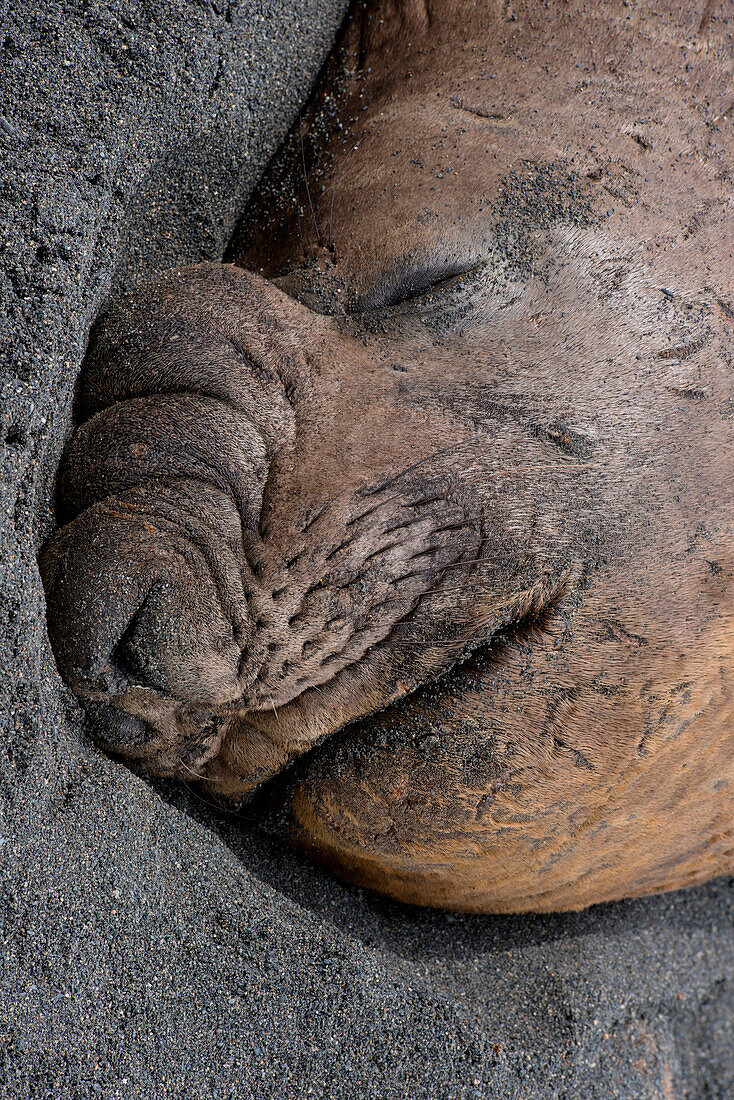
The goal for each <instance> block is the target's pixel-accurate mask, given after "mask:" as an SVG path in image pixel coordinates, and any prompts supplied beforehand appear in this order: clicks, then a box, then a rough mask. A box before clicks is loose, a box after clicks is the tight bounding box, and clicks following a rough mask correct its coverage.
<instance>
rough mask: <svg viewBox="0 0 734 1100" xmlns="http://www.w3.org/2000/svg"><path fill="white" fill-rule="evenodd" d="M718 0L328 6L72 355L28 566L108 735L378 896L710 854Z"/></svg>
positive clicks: (718, 721)
mask: <svg viewBox="0 0 734 1100" xmlns="http://www.w3.org/2000/svg"><path fill="white" fill-rule="evenodd" d="M726 10H727V6H726V5H724V4H723V3H722V4H716V3H708V4H707V5H706V7H705V9H703V8H702V6H701V5H700V4H699V3H697V2H696V3H694V2H693V0H675V2H674V0H656V3H655V4H652V3H651V2H648V0H633V2H632V3H629V4H626V5H622V4H619V3H618V2H617V0H600V2H598V3H596V4H594V5H589V4H587V3H584V2H583V0H571V2H564V3H561V2H560V0H558V2H555V0H554V2H550V3H548V4H545V5H542V6H541V5H537V4H535V3H533V2H532V0H527V2H526V3H523V2H521V0H513V3H511V4H509V3H507V2H506V0H502V2H501V0H496V2H489V3H486V4H476V3H474V2H470V0H442V2H440V0H430V2H429V0H385V2H383V3H382V4H377V5H370V6H361V5H359V6H357V7H356V8H355V9H354V11H353V13H352V15H351V16H350V18H349V20H348V22H347V25H346V28H345V30H344V33H343V38H342V41H341V44H340V47H339V49H338V50H337V52H336V54H335V56H334V58H333V60H332V63H331V65H330V67H329V68H328V70H327V72H326V73H325V75H324V79H323V82H322V86H321V88H320V90H319V91H318V92H317V94H316V96H315V99H314V101H313V104H312V106H311V108H310V109H309V111H308V112H307V113H306V115H305V116H304V118H303V119H302V120H301V123H300V125H299V127H298V129H297V131H296V134H295V135H294V139H293V141H292V142H291V143H290V144H289V145H288V146H287V147H286V148H285V149H284V151H283V152H282V154H281V155H280V156H279V157H278V158H277V159H276V161H275V163H274V164H273V165H272V168H271V170H270V171H269V173H268V174H267V176H266V178H265V180H264V181H263V183H262V186H261V188H260V190H259V193H258V194H257V195H256V196H255V198H254V199H253V202H252V204H251V206H250V208H249V211H248V213H247V215H246V217H245V220H244V222H243V224H242V226H241V228H240V230H239V232H238V234H237V237H236V240H235V241H234V243H233V246H232V250H231V254H230V256H229V259H230V260H232V261H233V262H231V263H225V264H209V265H202V266H198V267H192V268H186V269H182V270H174V271H171V272H169V273H168V274H166V275H165V276H163V277H162V278H161V279H160V280H159V281H158V282H157V283H156V284H155V285H154V286H153V287H152V288H149V289H147V290H145V291H141V292H140V293H139V294H137V295H136V296H134V297H133V298H130V299H127V300H126V301H123V302H121V303H120V304H118V305H117V306H116V307H115V308H113V309H112V310H111V311H110V312H109V313H108V314H107V315H106V317H105V318H103V320H102V322H101V323H100V325H99V326H98V329H97V332H96V335H95V339H94V341H93V345H92V348H91V351H90V354H89V356H88V359H87V361H86V364H85V366H84V369H83V372H82V377H81V381H80V389H79V402H78V409H79V425H78V428H77V430H76V433H75V435H74V436H73V438H72V440H71V442H70V444H69V446H68V448H67V450H66V453H65V456H64V458H63V462H62V466H61V470H60V474H59V500H60V519H61V524H62V526H61V528H60V530H59V531H58V532H57V534H56V535H55V536H54V537H53V539H52V540H51V542H50V543H49V545H48V546H47V547H46V549H45V550H44V552H43V555H42V558H41V569H42V574H43V579H44V584H45V588H46V592H47V596H48V621H49V629H50V635H51V639H52V643H53V647H54V652H55V654H56V659H57V661H58V665H59V668H60V670H61V673H62V675H63V676H64V678H65V679H66V681H67V682H68V683H69V684H70V685H71V687H72V688H73V690H74V691H75V692H76V693H77V694H78V695H79V696H80V697H81V698H82V699H83V700H85V702H86V705H87V707H88V709H89V712H90V714H91V715H92V716H93V719H94V723H95V725H96V729H97V733H98V736H99V738H100V740H101V742H102V743H103V744H104V745H106V746H107V747H108V748H109V749H110V750H111V751H113V752H115V753H117V754H120V755H122V756H123V757H125V758H126V759H128V760H130V761H132V762H137V764H138V765H139V766H140V767H141V768H143V769H147V770H148V771H149V772H153V773H158V774H164V775H173V776H181V777H183V778H185V779H186V780H188V781H191V778H192V776H194V777H196V778H198V779H200V780H201V781H202V782H203V783H205V784H206V786H207V788H208V790H209V792H210V793H211V795H212V796H213V797H216V798H217V799H218V800H219V801H220V802H221V803H222V804H236V803H238V802H241V801H242V800H243V799H245V798H247V797H250V796H252V795H253V794H254V793H255V792H257V791H259V792H260V793H259V794H258V796H257V797H258V798H259V804H260V806H261V807H262V811H263V813H264V814H265V815H266V816H268V817H270V818H271V819H272V820H273V821H274V823H275V824H276V825H277V827H278V828H279V829H280V830H281V831H282V832H283V833H285V835H286V836H287V837H288V839H289V841H290V843H292V844H293V845H295V846H296V847H297V848H299V849H300V850H302V851H304V852H306V853H308V854H309V855H310V856H312V857H313V858H314V859H317V860H319V861H321V862H322V863H324V864H326V865H327V866H328V867H330V868H331V869H333V871H334V872H335V873H337V874H338V875H340V876H342V877H343V878H345V879H347V880H349V881H351V882H355V883H359V884H362V885H366V886H368V887H371V888H374V889H376V890H380V891H384V892H385V893H388V894H390V895H392V896H393V897H396V898H399V899H402V900H405V901H409V902H416V903H420V904H425V905H434V906H444V907H450V908H455V909H462V910H474V911H489V912H512V911H520V910H555V909H572V908H579V907H582V906H586V905H589V904H591V903H593V902H599V901H603V900H606V899H612V898H620V897H623V896H628V895H636V894H644V893H649V892H652V891H659V890H666V889H670V888H673V887H680V886H685V885H689V884H692V883H697V882H701V881H703V880H704V879H707V878H710V877H712V876H714V875H717V874H721V873H726V872H729V873H730V872H732V871H734V831H733V826H734V586H733V583H732V578H733V573H734V491H733V488H732V487H733V486H734V259H733V257H734V218H733V217H732V202H733V201H734V102H733V101H734V94H733V93H732V86H733V85H732V31H733V30H734V22H732V19H731V16H729V17H728V21H727V17H726V16H725V12H726Z"/></svg>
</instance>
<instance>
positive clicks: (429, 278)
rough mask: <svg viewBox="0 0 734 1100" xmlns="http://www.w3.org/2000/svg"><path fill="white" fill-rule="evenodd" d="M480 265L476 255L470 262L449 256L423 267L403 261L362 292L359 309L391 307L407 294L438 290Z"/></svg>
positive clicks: (403, 300)
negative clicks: (449, 257)
mask: <svg viewBox="0 0 734 1100" xmlns="http://www.w3.org/2000/svg"><path fill="white" fill-rule="evenodd" d="M483 266H484V262H483V261H482V262H481V263H477V261H476V259H472V260H471V261H470V262H467V261H466V260H464V261H463V262H462V261H460V260H448V261H446V262H444V263H437V264H430V265H426V266H423V267H416V266H411V265H406V266H405V267H403V268H401V269H399V270H398V271H396V272H394V273H393V274H392V275H390V276H387V277H386V278H384V279H383V280H382V281H381V282H380V283H378V285H377V286H375V287H373V289H372V290H371V291H370V292H369V293H368V294H366V295H365V296H364V298H363V299H362V301H361V303H360V312H363V313H372V312H374V311H375V310H378V309H390V308H391V307H392V306H397V305H400V304H401V303H402V302H406V301H408V300H409V299H410V298H417V297H418V295H420V294H424V293H425V292H426V291H427V290H438V289H439V288H440V287H442V286H443V285H444V284H449V283H451V282H452V281H453V280H454V279H456V278H458V277H459V276H461V275H468V274H469V273H470V272H473V271H476V270H477V269H478V268H480V267H483Z"/></svg>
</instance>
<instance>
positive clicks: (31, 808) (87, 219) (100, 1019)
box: [0, 0, 734, 1100]
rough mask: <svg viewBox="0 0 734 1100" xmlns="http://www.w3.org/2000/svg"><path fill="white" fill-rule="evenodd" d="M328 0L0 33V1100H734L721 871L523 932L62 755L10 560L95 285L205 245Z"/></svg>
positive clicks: (43, 489)
mask: <svg viewBox="0 0 734 1100" xmlns="http://www.w3.org/2000/svg"><path fill="white" fill-rule="evenodd" d="M341 7H342V5H341V3H340V2H337V0H248V3H247V4H245V3H242V4H240V5H239V6H238V5H237V4H236V3H227V0H221V2H220V0H210V2H209V0H200V2H194V0H149V2H146V0H132V2H129V3H127V4H125V5H123V4H121V3H115V0H109V2H105V3H102V4H97V3H95V0H87V2H81V0H78V2H77V3H73V4H66V5H63V6H62V5H60V4H58V5H54V4H53V3H52V2H45V3H44V4H42V5H37V4H35V3H31V2H30V0H20V2H17V3H14V5H13V8H12V10H9V11H7V12H6V13H5V16H4V20H3V29H2V32H1V33H0V86H1V88H2V97H1V99H0V116H1V117H0V201H1V202H2V212H0V221H1V224H2V232H1V233H0V247H2V249H3V262H2V265H1V267H2V276H1V277H2V285H1V293H2V318H3V320H2V327H1V329H0V359H1V363H0V366H2V369H3V377H2V399H1V403H0V410H1V412H2V431H1V434H0V442H1V444H2V469H1V474H2V477H1V483H0V484H1V492H2V514H1V518H0V561H1V562H2V570H3V580H2V602H1V604H0V660H1V662H2V669H3V676H2V679H1V681H0V716H1V717H2V736H1V737H0V753H1V761H0V784H1V787H2V796H3V798H2V823H1V824H0V833H1V834H2V835H1V837H0V845H1V848H0V859H2V861H3V886H2V893H1V895H0V915H1V918H2V969H1V971H0V983H1V986H2V1001H1V1002H0V1094H1V1095H3V1096H8V1097H13V1098H16V1097H18V1098H21V1097H29V1098H30V1097H32V1098H33V1100H41V1098H46V1097H48V1098H51V1097H53V1098H54V1100H63V1098H72V1097H73V1098H86V1097H123V1098H127V1097H146V1098H147V1097H150V1098H160V1100H165V1098H167V1097H181V1098H186V1100H198V1098H209V1097H212V1098H225V1097H232V1098H240V1097H242V1098H246V1097H256V1098H258V1100H259V1098H263V1100H265V1098H269V1097H299V1098H300V1097H309V1096H313V1097H335V1098H351V1097H355V1098H357V1097H360V1098H362V1097H375V1098H388V1097H411V1098H412V1097H432V1098H436V1100H450V1098H452V1097H501V1098H505V1097H508V1098H536V1097H537V1098H540V1097H543V1098H545V1097H548V1098H551V1097H559V1098H560V1097H564V1098H568V1100H571V1098H574V1100H576V1098H578V1100H593V1098H596V1097H599V1098H600V1100H601V1098H603V1100H607V1098H609V1097H625V1098H629V1100H643V1098H648V1097H649V1098H653V1097H661V1098H677V1097H691V1098H703V1097H721V1098H724V1097H732V1096H734V883H732V882H731V881H723V880H722V881H719V882H717V883H714V884H712V885H710V886H708V887H706V888H703V889H698V890H692V891H689V892H686V893H678V894H672V895H669V896H666V897H662V898H655V899H652V900H648V901H642V902H630V903H625V904H618V905H613V906H605V907H599V908H598V909H596V910H592V911H590V912H587V913H584V914H581V915H571V916H557V917H549V918H542V919H541V918H533V917H527V918H517V919H492V918H481V919H479V918H454V917H452V916H450V915H446V914H436V913H429V912H420V911H413V910H409V909H405V908H401V907H398V906H395V905H391V904H389V903H387V902H385V901H382V900H380V899H377V898H374V897H371V896H369V895H366V894H362V893H360V892H357V891H354V890H351V889H347V888H344V887H342V886H339V885H338V884H335V883H333V882H331V881H329V880H328V879H326V878H325V877H324V876H323V875H322V874H321V873H320V872H319V871H318V870H316V869H314V868H312V867H309V866H306V865H304V864H303V863H301V862H300V861H299V860H298V859H297V858H296V857H294V856H291V855H289V854H288V853H284V852H282V851H280V850H279V849H278V848H277V847H276V846H275V845H274V844H273V843H272V842H270V841H267V840H265V839H263V838H262V837H261V836H259V835H258V834H257V833H256V832H255V831H254V830H253V829H252V828H251V827H250V826H249V825H248V823H247V822H246V821H242V820H240V819H238V818H224V819H223V818H218V817H216V815H214V814H213V813H212V812H211V811H210V810H209V808H208V807H207V806H205V805H203V804H202V803H201V802H200V801H198V800H197V799H196V798H195V797H194V796H192V795H190V794H188V793H187V792H186V791H185V790H180V789H177V788H175V787H172V786H171V787H164V788H161V787H159V788H158V789H152V788H151V787H150V786H149V785H148V784H146V783H145V782H144V781H142V780H141V779H139V778H137V777H135V776H133V775H131V774H130V773H129V772H128V771H127V770H126V769H125V768H123V767H121V766H119V765H118V764H115V763H113V762H111V761H110V760H108V759H106V758H104V757H102V756H101V755H100V754H99V753H98V752H97V751H96V750H95V749H94V748H93V747H92V746H91V745H90V744H89V743H88V742H87V740H86V739H85V734H84V729H83V724H82V719H81V713H80V711H79V708H78V707H77V705H76V703H75V702H74V700H73V699H72V698H71V697H70V696H69V694H68V693H67V692H66V691H65V690H64V689H63V688H62V686H61V684H60V682H59V679H58V676H57V674H56V671H55V668H54V664H53V660H52V658H51V655H50V652H49V647H48V642H47V638H46V633H45V626H44V605H43V595H42V591H41V588H40V584H39V580H38V574H37V570H36V564H35V555H36V550H37V546H38V543H39V540H41V539H43V537H44V536H45V534H46V533H47V531H48V529H49V523H50V521H51V514H52V513H51V508H50V502H51V499H52V497H51V491H52V477H53V470H54V467H55V463H56V460H57V458H58V455H59V451H60V448H61V446H62V444H63V440H64V438H65V434H66V433H67V431H68V426H69V422H70V404H71V400H72V395H73V386H74V380H75V377H76V374H77V371H78V368H79V364H80V361H81V358H82V356H83V353H84V347H85V342H86V339H87V334H88V330H89V326H90V323H91V322H92V320H93V318H94V316H95V314H96V313H97V311H98V309H99V307H100V304H101V303H102V301H103V300H104V299H105V297H106V296H107V295H108V294H109V293H110V290H111V288H114V287H115V286H118V287H119V286H120V285H123V284H125V283H127V282H129V281H130V280H131V279H133V278H136V277H138V276H140V275H141V274H143V273H145V272H146V271H149V270H151V269H161V268H165V267H166V266H170V265H172V264H174V263H178V262H181V261H195V260H199V259H216V258H218V257H219V256H220V255H221V253H222V250H223V248H224V246H225V244H226V242H227V239H228V237H229V235H230V233H231V231H232V228H233V225H234V221H235V219H236V215H237V213H238V211H239V210H240V209H241V207H242V204H243V202H244V200H245V197H246V195H247V193H248V191H249V189H250V188H251V186H252V184H253V182H254V180H255V179H256V177H257V174H258V173H259V172H260V171H261V170H262V167H263V166H264V163H265V161H266V160H267V158H268V156H269V155H270V153H271V152H272V150H273V148H274V146H275V145H276V144H277V142H278V141H279V140H280V138H281V137H282V135H283V133H284V132H285V130H286V129H287V127H288V125H289V124H290V122H291V120H292V118H293V116H294V113H295V112H296V110H297V109H298V105H299V103H300V102H301V101H302V99H303V97H304V96H305V95H306V94H307V91H308V88H309V85H310V82H311V81H312V79H313V77H314V75H315V73H316V71H317V69H318V67H319V65H320V63H321V61H322V58H323V56H324V52H325V50H326V49H327V48H328V44H329V42H330V40H331V37H332V35H333V32H334V30H335V27H336V24H337V22H338V18H339V15H340V9H341Z"/></svg>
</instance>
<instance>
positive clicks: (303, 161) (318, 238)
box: [298, 123, 321, 248]
mask: <svg viewBox="0 0 734 1100" xmlns="http://www.w3.org/2000/svg"><path fill="white" fill-rule="evenodd" d="M298 136H299V138H300V141H301V164H302V165H303V182H304V183H305V184H306V195H307V196H308V205H309V206H310V208H311V219H312V221H313V227H314V229H315V230H316V241H317V243H318V246H319V248H321V234H320V233H319V227H318V224H317V222H316V211H315V210H314V208H313V202H312V201H311V188H310V187H309V186H308V175H307V173H306V152H305V149H304V147H303V126H302V124H301V123H299V124H298Z"/></svg>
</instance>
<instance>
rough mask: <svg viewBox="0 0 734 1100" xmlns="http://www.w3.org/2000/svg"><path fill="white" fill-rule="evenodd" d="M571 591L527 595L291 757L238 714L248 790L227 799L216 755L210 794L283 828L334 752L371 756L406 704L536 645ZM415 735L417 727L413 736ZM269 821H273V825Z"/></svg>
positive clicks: (450, 690)
mask: <svg viewBox="0 0 734 1100" xmlns="http://www.w3.org/2000/svg"><path fill="white" fill-rule="evenodd" d="M567 590H568V588H567V578H564V579H563V580H562V581H561V582H560V583H559V584H558V585H556V586H555V587H554V588H553V590H552V591H551V592H549V593H546V594H545V595H544V596H539V597H536V598H535V599H529V600H528V599H526V600H525V601H524V603H523V606H522V608H521V609H519V610H518V613H517V614H516V615H515V616H513V617H512V618H509V619H507V620H506V621H505V622H503V623H502V624H501V625H500V626H498V627H497V628H496V629H494V630H492V631H491V633H488V632H487V631H484V632H482V634H481V635H477V636H475V637H474V638H473V639H472V640H470V641H469V642H468V643H466V644H465V645H464V647H463V649H462V650H461V652H459V653H458V654H457V655H456V657H455V659H454V660H453V661H452V662H451V663H450V664H448V665H447V666H445V667H444V668H442V669H441V670H440V671H439V672H437V673H436V674H434V675H429V676H427V677H426V678H425V679H423V680H421V681H420V682H417V683H415V684H414V685H413V686H410V687H409V686H408V685H407V684H401V685H399V687H398V691H397V692H396V694H395V696H394V697H393V698H392V699H390V700H388V701H387V702H386V704H384V705H382V706H379V707H376V708H375V709H374V710H372V711H367V712H365V713H363V714H360V715H358V716H356V717H354V718H352V719H350V720H349V721H346V722H343V723H342V724H341V725H338V726H336V727H335V728H334V729H332V730H329V731H327V732H325V733H323V734H322V735H321V736H320V737H318V738H316V739H312V740H310V741H309V742H308V745H307V746H306V747H302V748H301V749H300V751H298V752H293V753H291V754H290V755H288V756H284V755H283V753H282V750H281V747H280V746H277V745H276V744H275V743H274V742H273V741H272V740H271V739H270V738H269V737H268V736H267V731H264V730H261V729H258V728H257V727H256V726H255V725H254V724H252V723H250V722H248V721H247V718H246V717H243V718H238V719H236V721H237V723H238V726H237V733H238V734H239V736H240V737H243V736H246V737H248V738H249V744H248V750H249V751H248V763H249V764H250V769H249V770H248V776H247V786H248V790H247V791H246V792H245V793H244V795H240V796H239V797H238V798H235V799H232V800H231V801H230V800H229V799H227V798H225V799H224V800H222V797H221V786H220V782H219V780H220V776H219V775H218V774H217V773H218V770H219V765H218V760H217V757H216V756H214V757H212V758H211V760H210V765H209V767H208V768H207V770H206V776H205V783H206V787H207V790H208V792H209V794H210V795H211V796H212V798H214V799H215V800H216V801H217V803H218V804H219V805H221V806H222V808H232V806H234V807H235V808H242V807H244V806H245V805H247V806H248V807H249V808H250V811H251V812H252V813H253V814H254V816H255V817H256V818H257V819H258V820H260V823H261V824H262V825H263V827H265V828H267V830H268V831H275V832H279V831H281V826H282V825H283V823H284V822H285V821H286V818H285V817H284V816H283V813H284V811H283V807H284V806H285V805H286V804H287V803H288V802H289V800H290V796H291V794H292V793H293V792H294V791H295V789H296V788H297V787H298V786H299V785H300V784H301V783H303V782H304V780H306V778H307V777H308V775H309V774H310V773H311V771H312V770H313V769H314V768H316V769H322V768H323V767H324V766H327V765H328V767H329V769H330V770H333V765H332V763H331V762H330V761H331V758H332V756H335V757H337V758H338V757H339V755H340V752H341V750H342V747H343V746H345V745H347V744H348V745H350V746H351V749H352V750H353V751H354V752H356V754H357V756H358V757H360V758H361V759H366V758H367V757H368V755H369V752H370V745H371V743H372V742H374V739H375V734H376V731H379V730H380V728H381V726H382V725H383V724H387V723H389V724H391V725H392V726H393V727H399V726H400V724H401V716H402V715H403V714H404V712H405V711H406V709H407V708H408V707H412V706H413V705H414V704H415V703H416V702H420V700H422V699H428V698H430V700H431V702H432V703H434V704H435V703H439V704H440V702H441V700H442V699H446V700H448V698H449V697H450V696H451V695H452V694H454V689H455V686H456V685H455V681H456V679H457V678H458V676H459V674H460V673H463V672H465V671H466V670H467V668H469V667H470V666H472V664H475V665H477V667H478V666H479V665H482V666H483V667H484V669H485V671H486V667H487V665H488V664H491V665H497V664H499V663H501V661H502V659H503V656H504V655H505V654H506V653H507V651H508V650H509V649H510V648H512V647H519V646H523V647H528V646H531V645H533V644H534V643H535V642H537V641H538V640H539V639H540V638H541V637H542V636H543V635H544V634H546V633H547V631H548V629H549V626H550V623H551V620H552V618H553V615H554V614H555V612H556V609H557V605H558V603H559V601H560V600H561V599H562V598H563V596H564V595H565V594H566V592H567ZM487 705H488V706H490V705H491V700H488V704H487ZM458 717H460V716H459V715H457V713H456V710H455V709H454V711H453V712H452V714H451V718H452V719H453V720H455V719H457V718H458ZM414 735H415V734H414V732H413V734H411V736H414ZM225 736H226V735H225ZM242 778H244V777H242ZM270 823H272V825H273V827H272V829H271V824H270Z"/></svg>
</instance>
